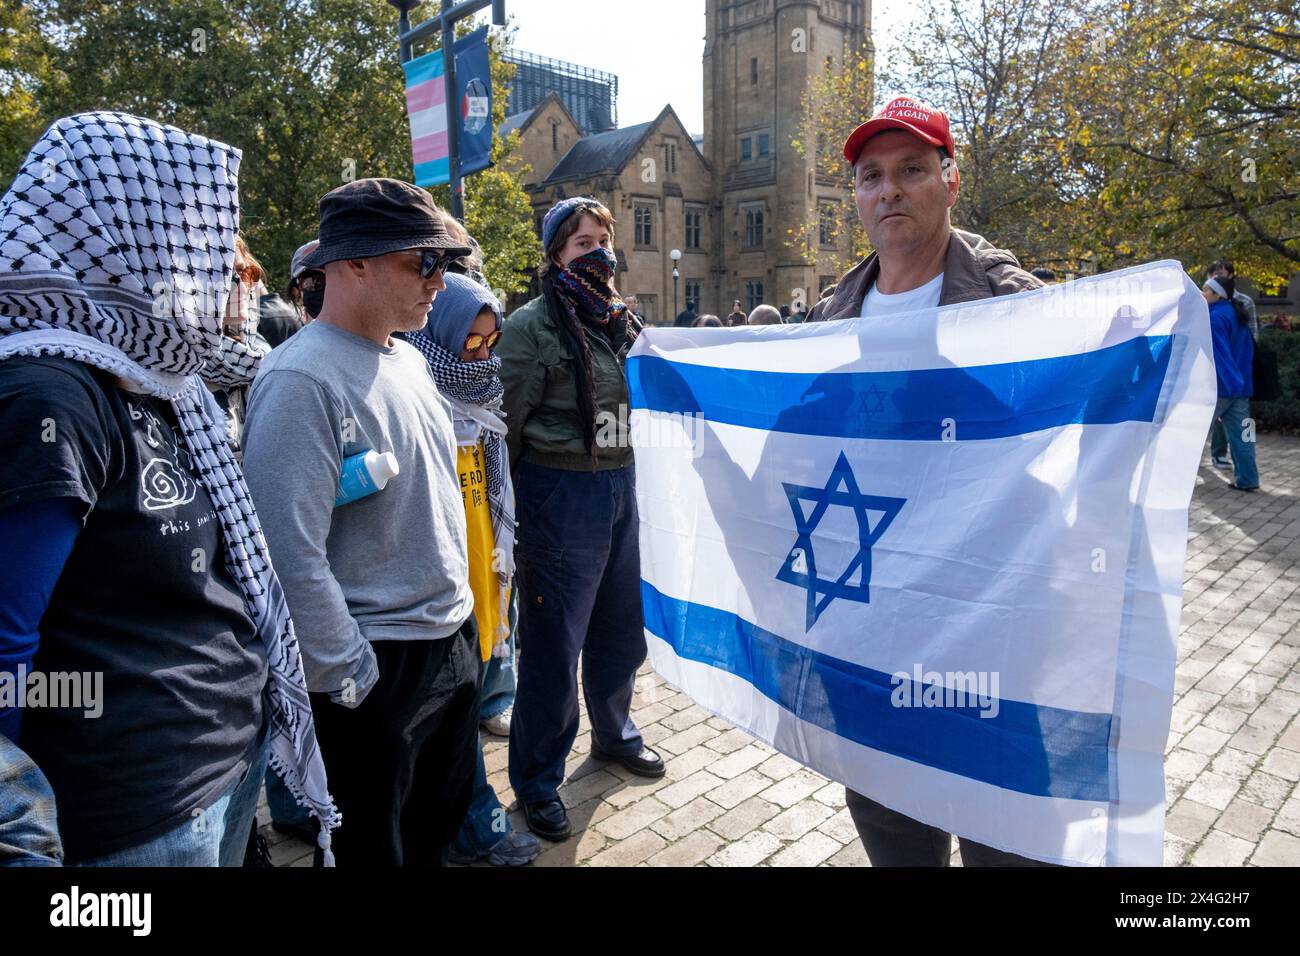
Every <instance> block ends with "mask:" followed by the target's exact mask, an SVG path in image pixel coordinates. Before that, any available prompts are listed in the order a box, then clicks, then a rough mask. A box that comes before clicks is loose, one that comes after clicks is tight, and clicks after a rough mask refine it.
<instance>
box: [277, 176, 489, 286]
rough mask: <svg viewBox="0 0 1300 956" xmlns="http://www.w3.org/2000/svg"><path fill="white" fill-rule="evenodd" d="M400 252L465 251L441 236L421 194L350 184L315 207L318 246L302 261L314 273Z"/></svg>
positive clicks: (397, 184)
mask: <svg viewBox="0 0 1300 956" xmlns="http://www.w3.org/2000/svg"><path fill="white" fill-rule="evenodd" d="M403 249H440V250H445V251H446V252H448V253H449V254H450V255H452V256H464V255H469V253H470V249H469V247H467V246H464V245H461V243H460V242H458V241H457V240H456V239H454V238H452V237H451V236H450V235H448V233H447V229H446V227H445V226H443V224H442V218H441V217H440V216H439V215H438V206H437V205H436V204H435V203H434V201H433V200H432V199H431V198H430V197H429V194H428V193H427V192H425V191H424V190H423V189H420V188H418V187H416V186H412V185H411V184H410V183H404V182H402V181H401V180H400V179H356V180H353V181H352V182H350V183H347V184H345V185H343V186H340V187H339V188H338V189H332V190H330V191H329V192H327V193H326V194H325V195H324V196H322V197H321V201H320V245H319V246H317V247H316V250H315V251H314V252H312V253H311V254H310V255H308V256H306V257H305V258H304V259H303V262H302V265H303V267H304V268H307V269H319V268H320V267H321V266H323V265H325V264H326V263H327V262H337V261H338V260H339V259H371V258H374V257H375V256H383V255H387V254H388V253H390V252H400V251H402V250H403Z"/></svg>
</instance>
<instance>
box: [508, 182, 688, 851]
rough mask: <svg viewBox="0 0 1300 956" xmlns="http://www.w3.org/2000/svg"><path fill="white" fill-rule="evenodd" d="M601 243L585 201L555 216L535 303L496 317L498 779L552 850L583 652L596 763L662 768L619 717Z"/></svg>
mask: <svg viewBox="0 0 1300 956" xmlns="http://www.w3.org/2000/svg"><path fill="white" fill-rule="evenodd" d="M613 236H614V217H613V216H612V215H611V214H610V211H609V210H608V209H606V208H605V207H604V206H603V205H601V203H600V202H598V201H597V200H595V199H590V198H586V197H574V198H571V199H565V200H563V201H562V202H559V203H557V204H556V205H555V206H553V207H552V208H551V210H550V211H549V212H548V213H547V214H546V217H545V218H544V219H543V221H542V245H543V247H544V248H545V250H546V261H545V263H544V264H543V266H542V295H540V296H538V297H537V298H535V299H533V300H532V301H530V302H528V303H527V304H525V305H524V306H522V307H520V308H519V309H517V310H516V311H515V312H513V313H511V314H510V316H508V317H507V319H506V321H505V324H504V327H503V329H502V335H501V341H500V344H499V345H498V346H497V355H498V356H500V358H501V372H500V375H501V381H502V382H503V383H504V385H505V401H504V405H505V412H506V426H507V428H508V433H507V436H506V444H507V447H508V450H509V457H510V461H511V463H512V465H513V468H514V485H515V499H516V503H515V515H516V517H517V519H518V521H519V530H518V534H517V536H516V542H515V566H516V586H517V589H518V597H519V645H520V660H519V686H518V689H517V691H516V694H515V707H514V716H513V718H512V720H511V726H510V785H511V786H512V787H513V788H514V791H515V795H516V796H517V797H518V798H519V802H520V804H521V805H522V806H523V809H524V816H525V819H526V820H527V821H528V826H529V827H530V828H531V829H532V831H533V832H534V833H536V834H537V835H538V836H541V837H544V838H546V839H548V840H563V839H565V838H566V837H568V835H569V834H570V832H571V828H570V825H569V819H568V815H567V813H566V812H565V807H564V804H563V802H562V801H561V800H560V799H559V796H558V792H557V791H558V788H559V786H560V783H561V782H562V781H563V779H564V763H565V759H566V758H567V757H568V755H569V750H570V748H571V747H572V746H573V741H574V739H575V737H576V736H577V733H578V677H577V672H578V656H579V654H581V655H582V662H583V663H582V683H583V696H584V698H585V700H586V703H587V713H588V716H589V718H590V720H591V732H592V746H591V755H592V757H593V758H595V759H597V760H603V761H610V762H617V763H621V764H622V765H623V766H624V767H626V768H627V769H628V770H629V771H630V772H632V773H635V774H639V775H641V776H646V777H660V776H662V775H663V773H664V763H663V760H662V759H660V757H659V755H658V754H656V753H655V752H654V751H653V750H651V749H649V748H648V747H646V746H645V742H644V741H643V740H642V738H641V733H640V731H638V730H637V728H636V725H635V724H634V723H633V722H632V718H631V717H630V716H629V711H630V709H631V704H632V690H633V684H634V682H635V680H636V671H637V668H638V667H640V665H641V663H642V662H643V661H644V660H645V656H646V644H645V632H644V630H643V625H642V618H641V561H640V553H639V550H638V538H637V534H638V519H637V507H636V485H635V477H634V473H633V469H632V449H631V446H630V444H629V442H628V441H627V436H626V428H625V427H624V423H626V422H627V402H628V389H627V378H626V375H625V371H624V365H623V363H624V361H625V359H626V358H627V352H628V349H629V348H630V347H631V345H632V342H633V341H634V340H635V338H636V336H637V334H638V333H639V332H640V330H641V325H640V323H639V322H638V321H637V319H636V317H635V316H633V315H630V314H629V313H628V310H627V306H626V305H625V304H624V302H623V300H622V298H621V297H620V296H619V294H618V292H617V290H616V289H615V288H614V271H615V268H616V266H617V259H616V258H615V256H614V253H613V249H612V247H613Z"/></svg>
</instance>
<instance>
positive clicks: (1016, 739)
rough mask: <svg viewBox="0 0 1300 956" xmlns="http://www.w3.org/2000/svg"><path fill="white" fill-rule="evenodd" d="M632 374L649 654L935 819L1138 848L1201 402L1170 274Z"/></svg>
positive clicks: (1144, 859)
mask: <svg viewBox="0 0 1300 956" xmlns="http://www.w3.org/2000/svg"><path fill="white" fill-rule="evenodd" d="M628 377H629V382H630V386H631V393H632V406H633V411H632V415H631V437H632V441H633V444H634V445H635V446H636V472H637V473H636V478H637V500H638V505H639V508H640V515H641V573H642V584H641V590H642V602H643V610H644V617H645V632H646V638H647V642H648V644H649V646H650V657H651V661H652V663H653V665H654V667H655V669H656V670H657V671H658V672H659V673H660V674H662V675H663V676H664V677H665V678H666V679H667V680H669V681H670V682H671V683H673V684H675V685H676V686H678V687H680V688H682V689H683V690H684V691H686V693H688V694H689V695H690V696H691V697H693V698H694V699H695V700H696V701H698V702H699V703H700V704H701V705H702V706H704V707H706V708H708V709H709V710H712V711H713V712H715V713H717V714H720V715H721V716H723V717H725V718H727V719H728V720H730V721H733V722H734V723H736V724H737V725H739V726H741V727H744V728H746V729H747V730H748V731H749V732H750V733H752V734H754V735H755V736H756V737H759V738H761V739H762V740H764V741H767V742H768V743H770V744H772V745H773V746H775V747H776V748H777V749H779V750H781V751H782V752H783V753H786V754H788V755H789V756H791V757H792V758H794V759H796V760H798V761H800V762H802V763H804V764H806V765H807V766H809V767H812V768H813V769H815V770H817V771H819V772H821V773H823V774H826V775H827V776H829V777H831V778H832V779H834V780H837V781H840V782H841V783H843V784H845V785H846V786H848V787H850V788H852V789H853V790H856V791H858V792H859V793H862V794H864V795H865V796H867V797H870V798H871V799H873V800H877V801H879V802H881V803H884V804H886V805H887V806H890V807H892V808H893V809H895V810H898V811H900V812H902V813H905V814H907V815H908V816H911V817H914V818H916V819H918V820H921V821H923V822H925V823H928V824H932V825H934V826H938V827H941V828H943V829H945V830H947V831H949V832H952V833H956V834H958V835H959V836H965V837H970V838H972V839H974V840H977V841H979V842H981V843H985V844H988V845H990V846H994V847H998V848H1000V849H1003V850H1008V851H1011V852H1014V853H1019V854H1022V855H1025V856H1029V857H1033V858H1035V859H1040V860H1046V861H1051V862H1057V863H1064V864H1071V865H1112V866H1113V865H1137V866H1147V865H1156V866H1158V865H1159V864H1160V862H1161V857H1162V846H1161V844H1162V839H1163V828H1164V810H1165V806H1164V769H1163V754H1164V745H1165V739H1166V737H1167V736H1168V732H1169V719H1170V709H1171V706H1172V699H1173V682H1174V663H1175V650H1176V642H1177V633H1178V622H1179V616H1180V613H1181V605H1182V572H1183V562H1184V558H1185V556H1186V541H1187V509H1188V504H1189V502H1190V499H1191V494H1192V489H1193V486H1194V482H1195V477H1196V472H1197V467H1198V463H1199V461H1200V457H1201V450H1202V446H1203V444H1204V439H1205V435H1206V431H1207V429H1208V428H1209V424H1210V417H1211V414H1212V411H1213V407H1214V403H1215V394H1216V389H1215V377H1214V364H1213V357H1212V350H1211V344H1210V330H1209V320H1208V313H1207V308H1206V305H1205V302H1204V300H1203V299H1202V298H1201V296H1200V294H1199V292H1198V291H1197V289H1196V287H1195V286H1194V285H1193V284H1192V283H1191V282H1190V281H1188V279H1187V277H1186V276H1185V274H1184V273H1183V270H1182V268H1181V266H1179V264H1178V263H1175V262H1157V263H1153V264H1151V265H1147V266H1141V267H1138V268H1134V269H1129V270H1126V271H1123V272H1117V273H1111V274H1107V275H1104V276H1096V277H1091V278H1087V279H1082V280H1078V281H1076V282H1071V283H1066V284H1064V285H1059V286H1054V287H1050V288H1047V289H1042V290H1037V291H1033V292H1025V293H1020V294H1018V295H1014V296H1006V297H1000V298H996V299H987V300H983V301H980V302H974V303H965V304H960V305H954V306H946V307H942V308H939V309H932V310H928V311H920V312H912V313H907V314H903V315H893V316H888V317H884V318H873V319H850V320H845V321H840V322H829V323H817V324H808V325H797V326H757V327H745V328H738V329H647V330H646V331H645V332H643V333H642V335H641V337H640V339H639V340H638V342H637V344H636V346H635V347H634V349H633V351H632V354H631V356H630V357H629V359H628Z"/></svg>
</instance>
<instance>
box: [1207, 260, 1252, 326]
mask: <svg viewBox="0 0 1300 956" xmlns="http://www.w3.org/2000/svg"><path fill="white" fill-rule="evenodd" d="M1207 278H1210V279H1220V280H1222V279H1228V280H1229V281H1231V282H1232V289H1233V292H1232V301H1233V302H1236V303H1237V305H1238V306H1239V309H1238V312H1239V314H1241V315H1244V316H1245V317H1246V326H1247V328H1249V329H1250V334H1251V337H1252V338H1255V339H1258V338H1259V316H1258V314H1257V313H1256V310H1255V300H1254V299H1252V298H1251V297H1250V296H1248V295H1246V293H1244V292H1242V291H1241V290H1240V289H1238V288H1237V273H1236V271H1235V270H1234V269H1233V267H1232V263H1231V262H1229V261H1228V260H1227V259H1220V260H1219V261H1218V262H1215V263H1213V264H1212V265H1211V266H1210V268H1209V271H1208V275H1207Z"/></svg>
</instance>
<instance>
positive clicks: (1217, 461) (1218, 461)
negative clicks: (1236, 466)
mask: <svg viewBox="0 0 1300 956" xmlns="http://www.w3.org/2000/svg"><path fill="white" fill-rule="evenodd" d="M1210 461H1211V462H1212V463H1213V464H1214V467H1215V468H1231V467H1232V462H1230V461H1228V459H1226V458H1220V457H1219V456H1218V455H1214V456H1213V457H1211V458H1210Z"/></svg>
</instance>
